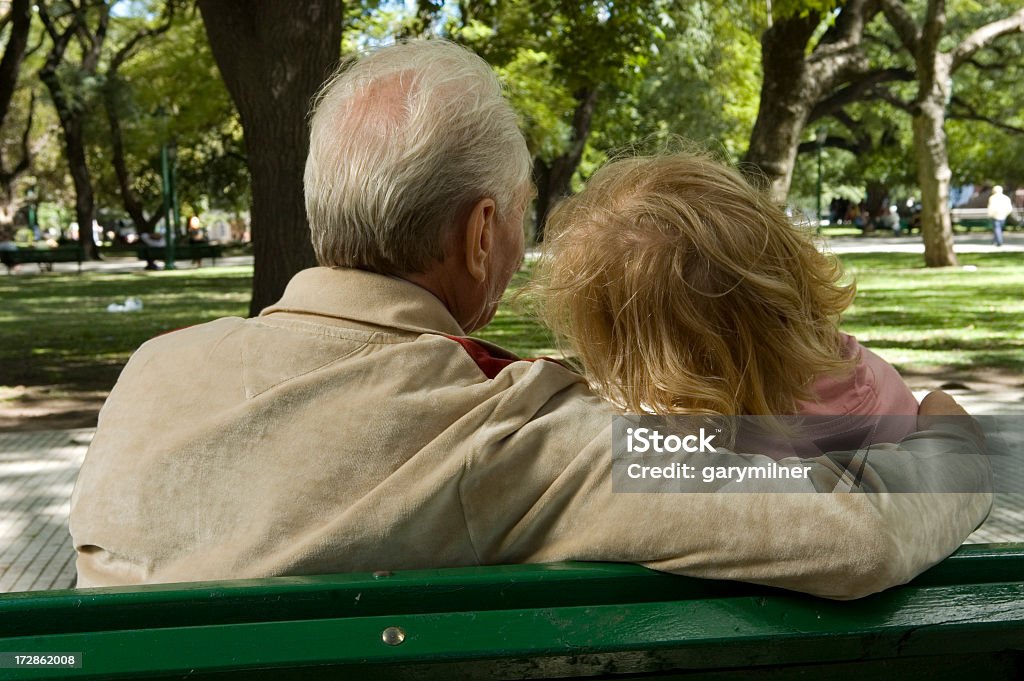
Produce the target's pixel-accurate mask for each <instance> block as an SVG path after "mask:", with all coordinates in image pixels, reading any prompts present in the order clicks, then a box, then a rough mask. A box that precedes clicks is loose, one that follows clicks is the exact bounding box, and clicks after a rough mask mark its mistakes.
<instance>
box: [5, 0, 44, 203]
mask: <svg viewBox="0 0 1024 681" xmlns="http://www.w3.org/2000/svg"><path fill="white" fill-rule="evenodd" d="M10 5H11V6H10V10H9V11H8V12H7V14H5V15H4V16H3V17H2V18H0V27H5V26H6V25H8V24H9V25H10V29H9V31H8V34H7V45H6V46H5V47H4V54H3V57H2V58H0V128H2V127H3V126H4V124H5V123H7V122H8V116H7V114H8V113H9V111H10V108H11V100H12V99H14V92H15V90H16V89H17V87H18V76H19V75H20V72H21V64H22V60H23V59H24V56H25V51H26V49H27V47H28V37H29V31H30V29H31V27H32V4H31V3H30V2H29V0H14V1H13V2H11V4H10ZM34 112H35V95H34V94H33V95H32V96H31V97H30V100H29V107H28V116H27V120H26V122H25V127H24V132H23V133H22V134H21V136H20V144H19V147H20V152H21V158H20V159H19V160H18V162H17V163H15V164H14V165H13V166H11V165H8V161H7V158H6V154H4V149H3V147H2V146H0V187H2V189H3V193H4V201H3V206H2V207H0V223H4V222H8V221H9V220H11V218H12V217H13V214H14V204H15V199H14V180H15V178H17V177H18V176H19V175H21V174H22V173H24V172H25V171H26V170H28V167H29V164H30V163H31V151H30V149H29V134H30V132H31V130H32V118H33V113H34Z"/></svg>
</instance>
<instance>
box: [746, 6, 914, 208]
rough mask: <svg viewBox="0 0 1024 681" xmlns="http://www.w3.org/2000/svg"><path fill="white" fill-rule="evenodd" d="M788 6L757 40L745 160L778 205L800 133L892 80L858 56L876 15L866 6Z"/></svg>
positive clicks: (786, 187) (789, 176) (785, 189)
mask: <svg viewBox="0 0 1024 681" xmlns="http://www.w3.org/2000/svg"><path fill="white" fill-rule="evenodd" d="M790 5H791V7H790V8H789V10H788V12H789V13H788V14H785V15H784V16H783V17H782V18H781V19H779V20H778V21H774V22H773V23H772V25H771V27H770V28H768V29H767V30H766V31H765V32H764V35H763V36H762V38H761V62H762V64H761V67H762V70H763V72H764V77H763V81H762V85H761V103H760V106H759V108H758V113H757V120H756V121H755V123H754V130H753V132H752V133H751V135H750V147H749V148H748V150H747V154H746V157H745V160H746V161H747V162H748V163H751V164H753V165H755V166H757V167H758V168H759V169H760V170H761V172H763V173H764V174H765V175H766V176H767V178H768V180H769V181H770V182H771V187H772V194H773V195H774V196H775V198H776V200H778V201H780V202H781V201H784V200H785V198H786V195H787V194H788V192H789V186H790V183H791V182H792V178H793V164H794V162H795V161H796V155H797V151H798V149H799V146H800V138H801V137H802V135H803V131H804V129H805V128H806V127H807V125H808V124H809V123H810V122H812V121H813V120H815V119H817V118H820V117H822V116H824V115H826V114H827V113H831V112H832V111H834V110H835V109H836V108H837V107H838V106H841V104H842V103H845V102H848V101H853V100H855V99H856V98H857V97H858V96H859V95H861V94H862V93H863V92H864V91H866V90H867V89H868V88H869V87H871V86H872V85H874V84H876V83H878V82H882V81H884V80H886V79H889V78H893V77H896V76H897V75H899V74H898V73H895V72H889V71H885V70H872V69H871V68H870V64H869V63H868V59H867V57H866V56H865V54H864V52H863V50H862V49H861V39H862V38H863V35H864V28H865V26H866V24H867V23H868V22H869V21H870V19H871V17H872V16H874V14H876V13H877V12H878V8H877V5H876V4H875V2H874V1H873V0H848V2H846V3H845V4H843V5H842V6H841V7H840V8H839V9H838V14H833V12H832V7H831V5H832V3H831V2H827V1H825V2H810V3H805V4H804V6H803V7H802V8H801V7H799V5H798V4H795V3H790ZM833 16H834V17H835V19H834V22H832V23H831V24H829V23H827V22H829V21H830V20H831V17H833ZM823 28H824V29H825V30H824V32H822V29H823ZM842 86H847V87H846V88H844V89H842ZM830 98H834V99H833V101H829V100H830Z"/></svg>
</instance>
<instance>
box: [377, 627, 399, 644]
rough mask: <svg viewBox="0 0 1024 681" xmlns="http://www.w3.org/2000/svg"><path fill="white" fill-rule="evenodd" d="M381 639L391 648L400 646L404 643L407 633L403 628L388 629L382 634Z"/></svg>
mask: <svg viewBox="0 0 1024 681" xmlns="http://www.w3.org/2000/svg"><path fill="white" fill-rule="evenodd" d="M380 637H381V640H383V641H384V643H386V644H387V645H389V646H400V645H402V641H404V640H405V632H404V631H402V629H401V627H388V628H387V629H385V630H384V631H383V632H382V633H381V635H380Z"/></svg>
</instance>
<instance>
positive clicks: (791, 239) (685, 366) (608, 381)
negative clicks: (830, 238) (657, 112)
mask: <svg viewBox="0 0 1024 681" xmlns="http://www.w3.org/2000/svg"><path fill="white" fill-rule="evenodd" d="M840 277H841V270H840V268H839V265H838V263H836V262H835V261H834V260H833V259H831V258H829V257H826V256H824V255H822V254H821V253H819V252H818V250H817V249H816V248H815V246H814V243H813V241H812V238H811V236H810V234H808V233H806V232H804V231H801V230H799V229H797V228H796V227H794V226H793V225H792V224H791V223H790V222H789V220H788V219H787V218H786V216H785V215H784V214H783V212H782V211H781V209H780V208H779V207H778V206H777V205H775V204H774V203H773V202H772V201H771V199H770V198H769V197H768V196H767V194H765V193H764V192H762V191H759V190H758V189H756V188H754V187H753V186H751V185H750V184H749V183H748V182H747V180H746V179H745V178H744V177H743V176H742V175H740V174H739V173H738V172H737V171H735V170H732V169H730V168H729V167H727V166H725V165H723V164H721V163H718V162H716V161H714V160H712V159H710V158H707V157H704V156H700V155H693V154H672V155H664V156H656V157H649V158H630V159H623V160H618V161H614V162H612V163H609V164H608V165H606V166H605V167H603V168H602V169H601V170H599V171H598V172H597V173H596V174H595V175H594V176H593V177H592V178H591V179H590V181H589V182H588V183H587V186H586V189H584V190H583V191H582V192H580V193H579V194H577V195H575V196H573V197H571V198H569V199H567V200H565V201H564V202H563V203H562V204H560V205H559V206H558V208H557V209H556V210H555V212H554V213H553V214H552V216H551V218H550V220H549V222H548V226H547V232H546V244H545V253H544V256H543V257H542V258H541V261H540V263H539V265H538V281H539V284H540V286H539V291H540V294H541V310H542V314H543V316H544V318H545V321H546V322H547V323H548V324H549V325H550V326H551V327H552V328H553V329H554V330H555V332H556V333H557V334H559V335H560V336H561V337H563V338H565V339H566V340H567V341H568V342H569V344H570V346H571V348H572V351H573V352H574V353H575V354H576V355H577V356H578V358H579V360H580V361H581V362H582V363H583V366H584V369H585V370H586V373H587V375H588V377H589V378H590V380H591V381H592V382H593V383H594V384H595V386H596V387H597V389H598V390H599V391H600V392H602V393H603V394H605V395H606V396H607V397H608V398H609V399H611V400H613V401H615V402H617V403H619V404H621V405H622V406H623V407H625V408H626V409H628V410H630V411H641V410H653V411H655V412H658V413H710V414H743V413H745V414H785V413H791V412H792V411H793V408H794V406H795V402H796V401H797V400H799V399H803V398H806V397H808V393H807V389H808V387H809V384H810V382H811V381H812V379H813V378H814V377H815V376H817V375H818V374H820V373H822V372H829V371H838V370H841V369H844V368H846V367H848V366H849V362H848V361H846V360H843V359H842V358H841V355H840V347H841V345H840V338H839V333H838V330H837V323H838V318H839V315H840V313H841V312H842V311H843V310H845V309H846V307H847V306H848V305H849V304H850V301H851V300H852V298H853V293H854V291H853V286H852V285H843V284H841V283H840V282H839V279H840Z"/></svg>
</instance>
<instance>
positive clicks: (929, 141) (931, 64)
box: [880, 0, 1024, 267]
mask: <svg viewBox="0 0 1024 681" xmlns="http://www.w3.org/2000/svg"><path fill="white" fill-rule="evenodd" d="M880 2H881V5H882V10H883V11H884V12H885V16H886V18H887V19H888V21H889V23H890V24H891V25H892V27H893V29H894V30H895V31H896V35H897V36H898V37H899V40H900V42H901V43H902V45H903V47H904V48H905V49H906V51H907V52H908V53H909V54H910V55H911V57H912V58H913V60H914V65H915V66H916V73H917V93H916V95H915V96H914V98H913V100H912V101H909V102H904V101H901V100H899V99H898V98H896V97H891V98H890V101H891V102H893V103H894V104H896V105H898V106H900V107H901V108H903V109H905V110H906V111H908V112H909V113H910V114H911V116H912V117H913V129H914V150H915V157H916V161H917V177H918V182H919V184H920V188H921V234H922V237H923V239H924V249H925V250H924V259H925V264H926V265H928V266H929V267H943V266H948V265H956V264H957V258H956V254H955V252H954V250H953V227H952V223H951V220H950V214H949V184H950V178H951V176H952V173H951V171H950V167H949V156H948V151H947V144H946V118H947V114H946V106H947V104H948V103H949V101H950V99H951V95H952V92H951V89H950V88H951V86H952V82H953V81H952V78H953V74H954V73H955V72H956V71H957V70H958V69H959V68H961V67H962V66H964V65H965V64H967V63H968V62H970V61H971V60H972V59H973V57H974V56H975V55H976V54H977V53H978V51H979V50H982V49H983V48H985V47H987V46H989V45H991V44H992V43H994V42H995V41H996V40H998V39H1000V38H1002V37H1003V36H1006V35H1009V34H1012V33H1020V32H1022V31H1024V9H1019V10H1017V11H1016V12H1014V13H1013V14H1011V15H1009V16H1003V17H1001V18H999V19H996V20H995V21H991V22H989V23H986V24H984V25H982V26H980V27H978V28H975V29H974V30H973V31H971V32H970V33H968V34H967V35H966V36H965V37H963V38H962V39H960V40H959V41H957V42H955V43H954V45H953V47H952V48H950V49H946V50H943V49H941V46H942V43H943V40H944V39H947V38H948V32H947V16H946V3H945V0H928V2H927V5H926V7H925V10H924V18H923V20H922V21H920V22H918V21H917V20H915V18H914V16H913V14H912V13H911V12H910V10H909V9H908V8H907V6H906V5H905V4H904V3H903V2H902V1H901V0H880Z"/></svg>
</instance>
